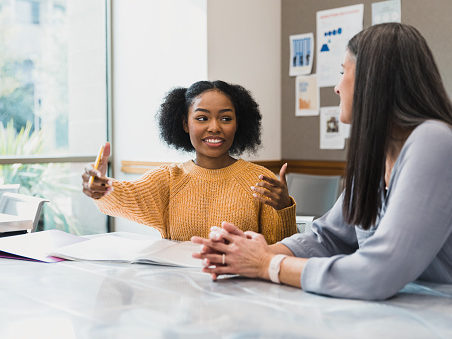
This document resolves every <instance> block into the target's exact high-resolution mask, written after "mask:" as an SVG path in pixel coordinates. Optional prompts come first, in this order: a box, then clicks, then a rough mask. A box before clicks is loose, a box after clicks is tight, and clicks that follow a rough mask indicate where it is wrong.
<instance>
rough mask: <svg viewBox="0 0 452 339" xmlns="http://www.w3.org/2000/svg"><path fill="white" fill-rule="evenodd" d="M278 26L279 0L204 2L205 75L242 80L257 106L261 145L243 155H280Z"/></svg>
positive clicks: (275, 157) (261, 157)
mask: <svg viewBox="0 0 452 339" xmlns="http://www.w3.org/2000/svg"><path fill="white" fill-rule="evenodd" d="M280 28H281V1H279V0H246V1H243V0H227V1H225V0H209V1H208V2H207V46H208V47H207V53H208V59H207V62H208V77H209V79H210V80H217V79H221V80H225V81H228V82H232V83H237V84H240V85H242V86H244V87H245V88H246V89H248V90H250V91H251V92H252V94H253V96H254V98H255V99H256V101H257V102H258V103H259V105H260V108H261V113H262V116H263V119H262V147H261V148H260V150H259V151H258V153H257V154H255V155H250V156H247V155H244V158H247V159H253V160H256V159H258V160H279V159H281V99H280V95H279V93H280V92H281V86H280V80H279V79H280V64H281V59H280V56H281V55H280V53H279V52H278V51H280V49H281V40H280V39H281V31H280Z"/></svg>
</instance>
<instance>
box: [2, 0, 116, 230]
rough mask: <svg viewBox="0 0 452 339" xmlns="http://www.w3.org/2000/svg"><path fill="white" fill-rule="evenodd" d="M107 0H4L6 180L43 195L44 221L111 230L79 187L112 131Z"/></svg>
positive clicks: (54, 225)
mask: <svg viewBox="0 0 452 339" xmlns="http://www.w3.org/2000/svg"><path fill="white" fill-rule="evenodd" d="M107 3H108V2H106V1H105V0H89V1H88V0H83V1H82V0H0V9H1V10H0V51H1V53H0V122H1V124H0V140H1V142H0V183H4V184H12V183H20V184H21V190H20V191H21V192H23V193H26V194H33V195H41V196H44V197H45V198H47V199H49V200H50V201H51V202H50V203H49V204H47V205H45V208H44V217H43V224H42V225H41V227H42V228H60V229H64V230H66V231H70V232H73V233H79V234H82V233H97V232H104V231H105V230H106V217H105V216H103V215H102V214H100V212H98V211H97V209H96V208H95V206H94V205H93V203H92V201H90V199H88V198H87V197H85V196H83V194H82V192H81V185H80V183H81V179H80V175H81V173H82V169H83V167H84V166H85V165H86V164H87V163H89V162H92V161H93V159H94V158H95V154H96V153H97V150H98V147H99V145H100V144H102V143H103V142H105V140H106V138H107V87H106V78H107V62H106V55H107V53H106V46H107V44H106V25H107V21H106V18H107Z"/></svg>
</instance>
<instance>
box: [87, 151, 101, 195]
mask: <svg viewBox="0 0 452 339" xmlns="http://www.w3.org/2000/svg"><path fill="white" fill-rule="evenodd" d="M103 154H104V145H102V146H100V149H99V153H98V154H97V158H96V162H95V163H94V169H95V170H97V168H98V167H99V163H100V159H101V158H102V155H103ZM93 181H94V176H91V177H90V178H89V186H90V187H91V185H92V184H93Z"/></svg>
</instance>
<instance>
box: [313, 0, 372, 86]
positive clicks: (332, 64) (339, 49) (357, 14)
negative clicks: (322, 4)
mask: <svg viewBox="0 0 452 339" xmlns="http://www.w3.org/2000/svg"><path fill="white" fill-rule="evenodd" d="M363 10H364V5H363V4H359V5H353V6H347V7H341V8H335V9H329V10H325V11H319V12H317V84H318V86H319V87H328V86H335V85H336V84H337V82H338V81H339V72H340V70H341V67H340V65H341V63H342V61H343V58H344V53H345V49H346V47H347V43H348V41H349V40H350V39H351V38H352V37H353V36H354V35H355V34H356V33H358V32H360V31H361V30H362V29H363Z"/></svg>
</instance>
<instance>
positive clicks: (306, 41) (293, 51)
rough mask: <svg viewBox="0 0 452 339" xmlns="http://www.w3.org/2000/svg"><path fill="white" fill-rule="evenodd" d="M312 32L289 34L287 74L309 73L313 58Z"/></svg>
mask: <svg viewBox="0 0 452 339" xmlns="http://www.w3.org/2000/svg"><path fill="white" fill-rule="evenodd" d="M313 54H314V34H313V33H306V34H297V35H291V36H290V60H289V63H290V67H289V76H296V75H303V74H310V73H311V71H312V60H313V58H314V56H313Z"/></svg>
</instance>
